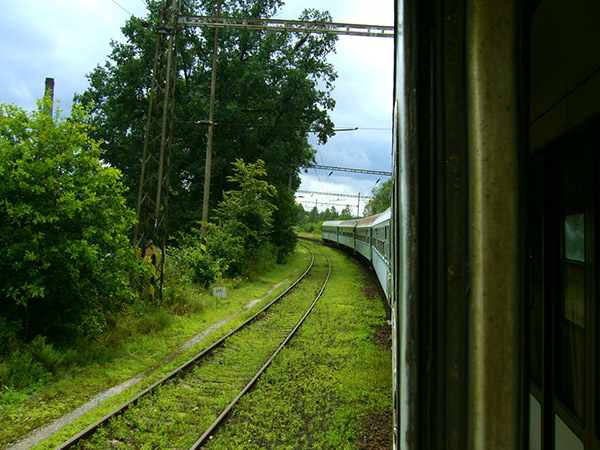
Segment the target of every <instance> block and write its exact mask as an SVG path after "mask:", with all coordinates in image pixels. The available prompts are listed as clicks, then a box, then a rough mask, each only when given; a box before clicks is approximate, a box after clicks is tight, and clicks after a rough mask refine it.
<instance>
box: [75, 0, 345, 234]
mask: <svg viewBox="0 0 600 450" xmlns="http://www.w3.org/2000/svg"><path fill="white" fill-rule="evenodd" d="M215 3H216V2H204V1H203V2H200V1H195V0H193V1H192V0H191V1H188V2H184V4H183V5H182V12H184V13H189V14H199V15H212V14H215V11H214V9H215ZM281 5H282V2H281V1H280V0H251V1H247V0H237V1H231V2H227V3H226V4H224V5H223V7H222V11H221V13H222V14H224V15H230V16H237V17H263V18H264V17H272V16H273V15H274V14H276V13H277V11H278V9H279V8H280V7H281ZM149 7H150V15H149V17H148V22H150V23H155V22H156V17H157V10H158V2H156V1H150V2H149ZM300 18H301V19H304V20H319V21H328V20H329V21H330V20H331V17H330V15H329V14H328V13H321V12H318V11H315V10H307V11H305V12H304V13H303V14H302V16H301V17H300ZM123 33H124V34H125V35H126V36H127V38H128V41H127V43H122V44H118V43H113V44H112V46H113V49H112V53H111V55H110V56H109V60H108V61H107V62H106V63H105V64H104V65H102V66H98V67H96V69H95V70H94V71H93V72H92V73H91V74H90V75H89V80H90V88H89V89H88V90H87V91H85V92H84V93H83V94H81V95H79V96H77V97H76V100H77V101H79V102H81V103H83V104H93V105H94V114H93V123H94V125H95V127H96V131H95V134H94V137H96V138H97V139H102V140H103V141H104V142H105V144H104V145H103V147H104V148H105V153H104V155H103V157H104V159H105V160H106V161H107V162H108V163H110V164H111V165H112V166H114V167H118V168H119V169H121V170H122V171H123V173H124V182H125V183H126V185H127V186H128V187H129V204H130V205H131V206H134V205H135V201H136V198H135V195H136V192H137V190H136V189H137V185H138V182H139V174H140V155H141V149H142V147H143V140H144V132H145V121H144V116H145V114H146V111H147V103H148V91H149V89H150V80H151V68H152V63H153V57H154V47H155V39H156V34H155V33H156V30H155V26H153V25H152V26H150V27H149V28H144V27H143V26H142V24H141V22H140V21H139V20H137V19H131V20H129V21H128V22H127V24H126V25H125V26H124V27H123ZM336 40H337V38H336V37H335V36H333V35H314V36H313V35H297V34H293V33H279V32H274V31H250V30H222V31H221V32H220V34H219V65H218V72H217V73H218V76H217V93H216V94H217V95H216V105H215V119H216V122H217V125H216V127H215V134H214V147H213V152H214V153H213V165H212V178H211V184H212V186H211V192H212V195H211V207H214V206H215V205H217V204H218V203H219V202H220V201H221V199H222V195H223V194H222V193H223V192H224V191H227V190H229V189H231V186H232V184H231V183H232V182H231V181H228V180H229V178H228V176H230V175H231V174H232V169H231V167H232V166H231V162H232V161H234V160H235V159H236V158H238V157H241V158H243V159H244V160H246V161H256V160H257V159H262V160H263V161H264V162H265V168H266V170H267V171H268V173H269V175H270V177H271V179H270V181H271V182H272V183H273V184H274V185H276V186H287V185H288V183H289V182H290V181H291V185H292V190H295V189H296V188H297V187H298V186H299V183H300V178H299V170H300V167H301V166H302V165H303V164H306V163H309V162H311V161H313V158H314V150H313V148H312V147H311V146H310V145H309V143H308V138H307V136H308V135H307V131H308V130H309V129H311V130H314V129H317V130H319V132H318V134H317V136H318V140H319V141H320V142H325V141H326V140H327V139H328V138H329V137H330V136H331V135H332V134H333V123H332V121H331V119H330V118H329V115H328V111H330V110H332V109H333V107H334V105H335V102H334V100H333V99H332V97H331V91H332V89H333V82H334V80H335V78H336V74H335V72H334V70H333V67H332V65H331V64H330V63H328V62H327V59H326V58H327V55H328V54H330V53H331V52H333V51H334V46H335V42H336ZM213 42H214V31H213V30H208V29H202V28H195V29H192V28H188V29H184V30H182V32H181V33H180V39H179V50H178V53H179V58H178V69H179V72H178V73H179V76H178V79H177V90H176V108H175V116H176V118H175V126H174V131H173V133H174V136H173V154H172V159H171V167H172V170H171V178H170V180H171V198H170V201H169V202H170V203H169V205H170V208H169V210H170V218H169V229H170V230H171V231H173V232H176V231H177V230H184V231H185V230H189V229H190V228H191V227H192V226H193V224H194V223H195V222H196V221H197V220H198V219H199V218H200V216H201V214H200V210H201V208H202V192H203V181H204V150H205V148H206V127H205V126H202V125H198V123H197V122H198V121H202V120H206V119H207V118H208V104H209V93H210V75H211V66H212V51H211V49H212V46H213ZM280 200H281V201H283V200H284V199H283V198H281V199H280ZM285 200H286V201H289V202H292V201H293V199H291V198H289V199H285ZM279 206H283V205H279ZM288 206H290V208H288V207H285V208H280V209H281V210H282V211H288V210H290V209H291V205H288ZM291 221H292V220H291V219H290V220H287V218H286V222H290V223H291ZM286 234H288V233H286Z"/></svg>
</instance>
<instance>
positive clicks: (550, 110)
mask: <svg viewBox="0 0 600 450" xmlns="http://www.w3.org/2000/svg"><path fill="white" fill-rule="evenodd" d="M395 5H396V37H395V39H396V50H395V56H396V70H395V87H394V144H393V147H394V150H393V180H394V183H393V192H392V195H393V203H392V212H391V245H392V249H391V250H392V252H391V255H392V266H391V267H392V289H391V297H392V322H393V346H394V348H393V354H394V363H393V364H394V367H393V374H394V375H393V378H394V394H393V399H394V410H395V412H394V419H393V421H394V447H395V448H397V449H414V450H417V449H418V450H420V449H428V450H429V449H440V450H441V449H445V450H447V449H457V450H464V449H470V450H475V449H476V450H479V449H481V450H483V449H530V450H537V449H551V450H598V449H600V327H599V322H600V307H599V306H598V298H599V296H600V292H597V291H600V288H598V287H597V286H600V283H597V282H596V280H598V266H597V265H596V261H598V260H600V258H599V256H600V237H599V239H596V236H595V235H596V231H598V230H599V229H600V228H599V227H598V221H596V216H597V215H598V214H597V212H598V213H600V210H599V208H600V201H599V198H598V197H599V195H600V194H599V192H600V189H599V188H598V185H597V182H598V180H599V179H600V177H598V175H597V174H598V173H600V170H598V169H600V161H599V159H600V33H599V32H598V29H599V26H600V2H598V1H595V0H573V1H570V2H564V1H559V0H520V1H517V0H494V1H492V0H469V1H463V0H458V1H452V2H449V1H443V0H421V1H418V2H417V1H408V0H396V1H395Z"/></svg>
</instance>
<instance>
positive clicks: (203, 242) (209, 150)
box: [200, 1, 221, 255]
mask: <svg viewBox="0 0 600 450" xmlns="http://www.w3.org/2000/svg"><path fill="white" fill-rule="evenodd" d="M220 13H221V2H220V1H219V2H218V3H217V16H218V15H219V14H220ZM218 53H219V29H218V28H215V42H214V44H213V61H212V74H211V81H210V106H209V110H208V137H207V140H206V164H205V165H204V198H203V202H202V233H201V235H200V253H201V254H202V255H205V254H206V235H207V233H208V206H209V205H208V202H209V199H210V172H211V165H212V142H213V132H214V128H215V94H216V89H217V56H218Z"/></svg>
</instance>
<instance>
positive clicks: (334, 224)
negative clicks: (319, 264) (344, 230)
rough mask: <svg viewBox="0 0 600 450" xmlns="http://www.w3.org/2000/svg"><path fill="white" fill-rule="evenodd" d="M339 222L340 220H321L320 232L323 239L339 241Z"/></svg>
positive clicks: (331, 241) (332, 241) (333, 241)
mask: <svg viewBox="0 0 600 450" xmlns="http://www.w3.org/2000/svg"><path fill="white" fill-rule="evenodd" d="M340 222H341V220H329V221H327V222H323V225H322V226H321V234H322V237H323V240H324V241H326V242H330V243H335V244H337V243H338V242H339V237H340V236H339V232H340Z"/></svg>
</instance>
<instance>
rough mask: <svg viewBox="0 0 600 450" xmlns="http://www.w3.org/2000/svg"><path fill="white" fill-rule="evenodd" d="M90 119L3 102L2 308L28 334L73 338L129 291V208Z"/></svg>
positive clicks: (0, 202) (79, 114)
mask: <svg viewBox="0 0 600 450" xmlns="http://www.w3.org/2000/svg"><path fill="white" fill-rule="evenodd" d="M40 109H41V105H40ZM86 121H87V115H86V112H85V111H83V110H82V109H80V108H77V107H74V109H73V112H72V114H71V117H70V118H69V119H61V118H60V115H59V114H58V113H57V114H56V118H52V117H51V116H49V115H48V114H45V113H43V112H41V111H38V112H33V113H27V112H25V111H23V110H21V109H19V108H17V107H16V106H11V105H3V104H0V255H1V257H0V302H2V305H3V308H2V310H1V311H0V315H1V316H2V317H4V319H5V320H7V321H8V322H15V321H20V322H21V323H22V326H23V328H22V329H23V331H24V333H25V335H26V336H25V337H28V338H29V339H31V338H33V337H34V336H36V335H38V334H41V335H46V336H48V338H51V339H54V340H56V339H69V338H72V337H73V336H74V335H75V334H77V333H78V332H81V331H85V329H86V327H85V326H82V321H83V320H84V318H85V317H86V315H88V316H89V315H90V312H91V311H95V313H92V316H94V315H96V316H101V315H102V314H104V311H106V310H111V309H115V308H118V307H119V305H120V304H121V302H123V301H127V300H130V299H131V298H132V297H133V294H132V292H131V290H130V288H129V284H128V276H127V275H128V273H129V271H130V270H133V269H134V267H135V260H134V258H133V251H132V250H131V248H130V246H129V242H128V238H127V234H128V232H129V230H130V228H131V226H132V225H133V223H134V220H135V215H134V212H133V211H131V210H130V209H128V208H127V207H126V205H125V199H124V197H123V195H122V194H123V192H124V187H123V185H122V183H121V181H120V178H121V174H120V172H119V171H118V170H117V169H114V168H112V167H108V166H106V165H105V164H103V163H102V160H101V159H100V157H101V149H100V145H99V143H98V142H96V141H94V140H92V139H91V138H89V136H88V134H87V132H88V131H89V127H88V126H87V125H86ZM96 322H97V323H96V325H99V326H100V328H101V327H102V323H101V322H102V321H101V320H100V321H96ZM91 329H92V331H93V332H95V331H97V327H96V328H94V327H91Z"/></svg>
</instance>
